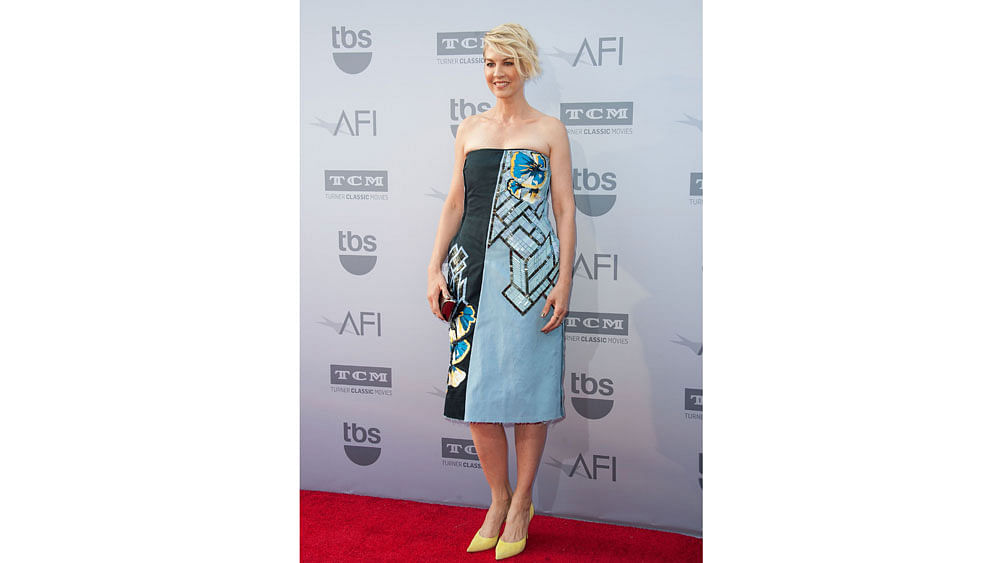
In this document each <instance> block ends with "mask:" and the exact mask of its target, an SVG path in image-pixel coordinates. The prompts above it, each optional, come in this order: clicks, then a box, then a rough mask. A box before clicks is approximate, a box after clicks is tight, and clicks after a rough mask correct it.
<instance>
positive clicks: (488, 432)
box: [469, 422, 513, 538]
mask: <svg viewBox="0 0 1000 563" xmlns="http://www.w3.org/2000/svg"><path fill="white" fill-rule="evenodd" d="M469 430H470V431H471V432H472V442H473V443H474V444H475V445H476V453H477V454H478V455H479V464H480V465H481V466H482V468H483V473H484V474H485V475H486V482H488V483H489V484H490V494H491V496H492V502H491V503H490V509H489V510H488V511H487V512H486V520H485V521H483V525H482V527H481V528H480V529H479V533H480V535H482V536H483V537H487V538H492V537H494V536H496V535H497V534H499V533H500V526H501V525H502V524H503V521H504V518H505V517H506V516H507V509H508V507H509V506H510V499H511V497H512V496H513V492H512V491H511V488H510V479H509V478H508V477H507V433H506V432H504V429H503V425H502V424H494V423H486V422H472V423H470V424H469Z"/></svg>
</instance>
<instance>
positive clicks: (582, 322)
mask: <svg viewBox="0 0 1000 563" xmlns="http://www.w3.org/2000/svg"><path fill="white" fill-rule="evenodd" d="M564 323H565V327H566V332H580V333H584V334H612V335H615V336H628V314H627V313H591V312H586V311H570V312H568V313H567V314H566V320H565V321H564Z"/></svg>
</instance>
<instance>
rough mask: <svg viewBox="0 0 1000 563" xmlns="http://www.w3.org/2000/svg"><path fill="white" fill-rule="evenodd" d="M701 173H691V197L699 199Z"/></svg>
mask: <svg viewBox="0 0 1000 563" xmlns="http://www.w3.org/2000/svg"><path fill="white" fill-rule="evenodd" d="M701 174H702V173H701V172H692V173H691V195H693V196H698V197H701Z"/></svg>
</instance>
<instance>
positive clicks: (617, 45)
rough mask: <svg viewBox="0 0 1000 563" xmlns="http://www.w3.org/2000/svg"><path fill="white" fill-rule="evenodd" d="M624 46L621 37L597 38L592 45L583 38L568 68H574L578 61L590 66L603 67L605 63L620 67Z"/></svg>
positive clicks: (623, 40) (623, 39)
mask: <svg viewBox="0 0 1000 563" xmlns="http://www.w3.org/2000/svg"><path fill="white" fill-rule="evenodd" d="M624 44H625V38H624V37H621V36H618V37H598V38H597V41H595V42H594V44H593V45H591V43H590V41H589V40H588V39H587V38H584V39H583V43H582V44H581V45H580V48H579V49H577V51H576V58H574V59H573V62H572V63H570V66H573V67H575V66H577V65H578V64H580V61H586V63H588V64H589V65H590V66H604V64H605V63H606V62H607V63H609V64H617V65H618V66H622V61H623V59H622V57H623V49H622V47H623V46H624ZM557 56H558V55H557ZM562 58H565V56H564V57H562Z"/></svg>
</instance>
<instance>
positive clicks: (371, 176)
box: [323, 170, 389, 192]
mask: <svg viewBox="0 0 1000 563" xmlns="http://www.w3.org/2000/svg"><path fill="white" fill-rule="evenodd" d="M323 175H324V178H325V182H326V191H328V192H387V191H389V172H388V171H387V170H325V171H324V172H323Z"/></svg>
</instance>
